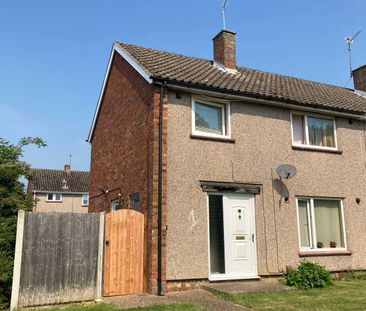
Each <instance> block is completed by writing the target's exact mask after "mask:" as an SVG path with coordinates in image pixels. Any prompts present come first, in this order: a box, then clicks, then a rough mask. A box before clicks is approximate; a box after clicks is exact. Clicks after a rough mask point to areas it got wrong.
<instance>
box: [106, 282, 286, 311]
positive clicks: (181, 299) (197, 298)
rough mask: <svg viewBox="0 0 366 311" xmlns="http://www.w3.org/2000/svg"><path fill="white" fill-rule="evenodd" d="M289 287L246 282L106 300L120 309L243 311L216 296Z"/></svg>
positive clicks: (269, 283) (271, 290) (268, 283)
mask: <svg viewBox="0 0 366 311" xmlns="http://www.w3.org/2000/svg"><path fill="white" fill-rule="evenodd" d="M288 289H289V287H287V286H285V285H282V284H280V283H279V282H278V280H271V279H267V280H266V279H263V280H258V281H245V282H222V283H210V284H206V285H203V286H202V289H195V290H188V291H181V292H173V293H169V294H167V295H166V296H154V295H148V294H143V295H131V296H117V297H109V298H105V299H104V300H105V301H106V302H110V303H113V304H115V305H116V306H118V307H119V308H120V309H129V308H135V307H146V306H151V305H158V304H174V303H191V304H195V305H199V306H202V307H203V308H205V309H207V310H210V311H224V310H225V311H243V310H249V309H247V308H245V307H243V306H240V305H236V304H234V303H232V302H230V301H226V300H224V299H220V298H219V297H217V296H216V295H215V294H217V293H224V294H237V293H254V292H273V291H281V290H288Z"/></svg>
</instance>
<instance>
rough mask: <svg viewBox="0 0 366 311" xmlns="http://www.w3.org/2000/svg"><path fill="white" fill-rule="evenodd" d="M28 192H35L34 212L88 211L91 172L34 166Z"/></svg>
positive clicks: (69, 167)
mask: <svg viewBox="0 0 366 311" xmlns="http://www.w3.org/2000/svg"><path fill="white" fill-rule="evenodd" d="M28 193H32V194H33V199H34V205H33V212H68V213H87V212H88V205H89V172H84V171H73V170H71V166H70V165H65V167H64V169H63V170H53V169H44V168H32V169H31V179H30V180H29V182H28Z"/></svg>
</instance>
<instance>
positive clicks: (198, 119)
mask: <svg viewBox="0 0 366 311" xmlns="http://www.w3.org/2000/svg"><path fill="white" fill-rule="evenodd" d="M223 109H224V108H223V107H218V106H212V105H207V104H202V103H198V102H196V103H195V129H196V130H197V131H200V132H206V133H211V134H218V135H224V133H223V131H222V126H223V124H224V122H225V121H224V120H223V119H222V110H223Z"/></svg>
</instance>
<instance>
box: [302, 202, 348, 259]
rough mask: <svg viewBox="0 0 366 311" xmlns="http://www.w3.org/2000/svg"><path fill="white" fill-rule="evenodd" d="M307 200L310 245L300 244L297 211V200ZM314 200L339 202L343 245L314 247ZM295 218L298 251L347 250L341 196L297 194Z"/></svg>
mask: <svg viewBox="0 0 366 311" xmlns="http://www.w3.org/2000/svg"><path fill="white" fill-rule="evenodd" d="M305 200H306V201H308V204H307V212H308V213H307V214H308V223H309V232H308V233H309V244H310V247H303V246H301V232H300V213H299V201H305ZM314 200H327V201H337V202H339V203H340V204H339V206H340V209H341V213H340V214H341V215H340V216H341V217H340V225H341V235H342V239H343V244H344V245H343V247H336V248H331V247H323V248H317V247H316V243H317V240H316V229H315V217H314V215H315V213H314ZM296 218H297V233H298V243H299V249H300V252H335V253H337V252H339V251H346V250H347V239H346V227H345V221H344V208H343V199H342V198H329V197H307V196H297V197H296Z"/></svg>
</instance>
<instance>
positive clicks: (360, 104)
mask: <svg viewBox="0 0 366 311" xmlns="http://www.w3.org/2000/svg"><path fill="white" fill-rule="evenodd" d="M115 52H117V53H118V54H119V55H121V56H122V57H123V58H124V59H125V60H126V61H127V62H128V63H129V64H130V65H131V66H132V67H134V68H135V69H136V70H137V71H138V72H139V73H140V74H141V76H143V77H144V78H145V79H146V81H147V82H149V83H154V82H163V81H166V82H167V83H168V84H169V85H176V86H184V87H189V88H195V89H202V90H210V91H215V92H220V93H226V94H232V95H239V96H245V97H249V98H253V99H262V100H269V101H274V102H279V103H282V104H291V105H298V106H303V107H309V108H317V109H325V110H329V111H334V112H341V113H348V114H352V115H355V116H356V115H357V116H364V115H365V114H366V97H363V96H361V95H359V94H357V93H356V92H355V91H354V90H352V89H349V88H344V87H339V86H334V85H329V84H325V83H319V82H314V81H310V80H305V79H300V78H293V77H289V76H285V75H280V74H275V73H269V72H264V71H260V70H255V69H250V68H246V67H240V66H237V67H236V72H233V71H228V70H223V68H222V67H220V66H219V65H217V64H215V63H214V62H213V61H211V60H206V59H201V58H196V57H189V56H184V55H180V54H175V53H170V52H165V51H160V50H154V49H150V48H145V47H141V46H137V45H132V44H127V43H122V42H114V44H113V48H112V53H111V57H110V60H109V65H108V69H107V73H106V76H105V78H104V82H103V87H102V90H101V94H100V97H99V101H98V105H97V108H96V112H95V114H94V119H93V123H92V126H91V129H90V132H89V137H88V141H89V142H90V141H91V138H92V134H93V131H94V126H95V122H96V119H97V115H98V111H99V107H100V104H101V100H102V97H103V92H104V87H105V84H106V80H107V78H108V72H109V69H110V66H111V62H112V59H113V55H114V53H115Z"/></svg>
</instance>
